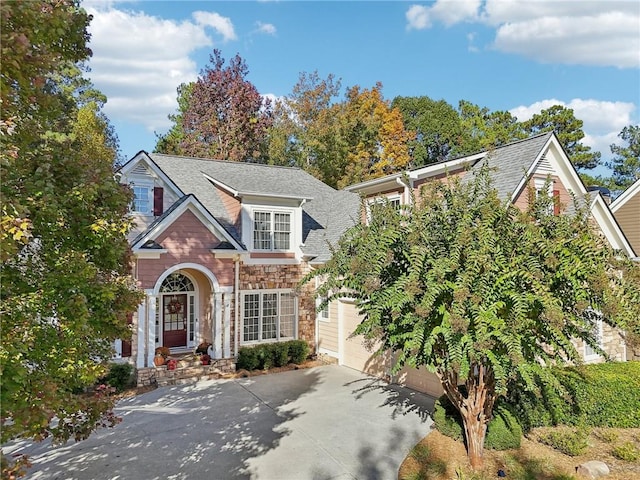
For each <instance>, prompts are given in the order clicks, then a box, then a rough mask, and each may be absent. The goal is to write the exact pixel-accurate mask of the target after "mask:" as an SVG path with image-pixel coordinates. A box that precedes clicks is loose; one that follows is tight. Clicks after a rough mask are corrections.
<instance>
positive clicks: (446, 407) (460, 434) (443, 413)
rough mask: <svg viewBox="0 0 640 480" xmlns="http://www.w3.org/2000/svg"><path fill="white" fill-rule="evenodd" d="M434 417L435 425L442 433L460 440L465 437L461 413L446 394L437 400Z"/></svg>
mask: <svg viewBox="0 0 640 480" xmlns="http://www.w3.org/2000/svg"><path fill="white" fill-rule="evenodd" d="M432 417H433V424H434V426H435V427H436V429H437V430H438V431H439V432H440V433H441V434H443V435H446V436H447V437H450V438H453V439H454V440H458V441H462V440H463V439H464V427H463V426H462V418H461V417H460V413H459V412H458V410H457V409H456V408H455V407H454V406H453V404H452V403H451V402H450V401H449V399H448V398H447V397H446V395H443V396H441V397H440V398H439V399H438V400H437V401H436V403H435V405H434V407H433V415H432Z"/></svg>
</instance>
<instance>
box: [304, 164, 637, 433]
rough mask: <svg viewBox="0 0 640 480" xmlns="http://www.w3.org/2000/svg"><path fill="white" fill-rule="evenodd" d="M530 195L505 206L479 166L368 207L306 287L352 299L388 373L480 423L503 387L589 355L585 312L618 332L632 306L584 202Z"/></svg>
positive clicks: (530, 384) (524, 384) (361, 329)
mask: <svg viewBox="0 0 640 480" xmlns="http://www.w3.org/2000/svg"><path fill="white" fill-rule="evenodd" d="M530 199H531V200H530V206H529V208H528V209H527V210H525V211H521V210H519V209H518V208H516V207H515V206H513V205H512V204H511V203H510V202H507V201H502V200H501V199H500V198H499V197H498V194H497V192H496V191H495V189H494V188H493V187H492V186H491V181H490V175H489V172H488V167H486V166H482V167H474V169H473V170H472V172H471V173H469V174H468V175H467V176H466V177H465V179H464V181H459V180H458V179H456V178H449V179H447V181H446V182H439V181H433V182H428V183H426V184H425V185H423V186H422V191H421V193H420V195H419V196H417V198H415V200H414V202H413V204H412V205H406V206H403V207H402V208H400V209H394V208H392V207H391V206H389V205H385V204H381V205H375V206H374V207H372V208H370V211H371V215H370V220H369V222H368V223H367V224H358V225H356V226H354V227H353V228H352V229H351V230H349V231H348V232H347V233H346V234H345V235H344V236H343V238H342V240H341V241H340V243H339V245H338V247H337V248H336V250H335V251H334V253H333V256H332V258H331V260H330V261H329V262H327V263H326V264H325V265H324V266H323V267H321V268H319V269H317V270H315V271H314V272H312V273H311V274H310V275H308V276H307V277H306V278H305V279H304V281H309V280H311V279H312V278H314V277H320V278H322V279H323V280H324V281H323V283H322V284H321V286H320V288H319V289H318V292H317V294H318V295H319V296H320V297H327V298H329V300H333V299H336V298H337V297H340V296H343V295H348V296H350V297H352V298H354V299H355V304H356V308H357V309H358V310H359V313H360V314H362V316H363V321H362V322H361V323H360V324H359V325H358V327H357V328H356V330H355V333H356V334H361V335H363V336H364V337H365V338H368V339H374V340H379V341H380V345H381V347H380V348H381V349H382V350H390V351H392V352H396V353H397V364H396V366H395V368H396V370H397V369H399V368H400V367H401V366H402V365H405V364H407V365H409V366H412V367H419V366H421V365H424V366H426V368H427V369H428V370H430V371H432V372H435V373H437V374H438V376H439V377H440V379H441V381H442V383H443V387H444V388H445V391H446V392H447V394H448V396H449V397H450V398H451V399H453V400H454V404H455V405H456V407H457V408H458V409H460V410H462V411H463V413H464V414H465V415H467V416H466V417H464V421H465V422H466V421H475V420H474V419H479V421H483V422H485V421H486V420H485V419H489V418H491V413H492V410H493V405H494V403H495V402H496V400H497V399H498V398H499V397H501V396H505V395H506V393H507V391H508V390H509V389H514V388H518V389H522V390H532V391H533V390H535V389H536V381H537V379H538V378H545V377H547V376H548V375H549V373H548V369H547V368H545V367H546V366H549V365H554V364H556V363H558V362H559V360H560V359H563V360H565V361H568V362H574V363H576V364H579V363H580V362H581V355H580V352H578V351H577V350H576V348H575V346H574V343H573V341H572V340H574V339H579V340H582V341H585V342H587V343H588V344H589V345H592V346H593V347H594V348H597V342H596V339H595V338H594V336H593V323H592V319H591V318H589V316H588V315H587V314H586V312H588V311H589V310H588V309H589V308H592V309H593V310H599V311H601V312H603V315H604V321H605V322H607V323H609V324H612V325H614V326H615V325H625V324H626V323H624V322H626V321H627V320H625V319H630V318H633V317H634V315H635V318H636V322H637V318H638V310H639V309H640V305H639V304H637V303H634V301H633V297H631V296H629V295H628V294H627V293H625V290H624V288H622V287H621V286H620V285H621V284H623V283H624V282H626V278H627V277H625V276H619V275H617V270H616V269H617V264H616V263H615V262H616V260H615V254H614V252H613V251H612V250H611V249H610V248H608V247H607V246H606V245H605V244H604V243H603V241H602V240H601V238H600V237H599V236H598V235H597V234H596V233H595V232H593V230H592V228H591V225H590V222H589V212H588V211H587V210H586V208H585V207H584V205H580V204H578V203H576V204H575V205H574V211H575V213H574V214H573V215H552V214H550V213H549V211H550V209H549V207H550V205H551V203H550V202H551V201H552V200H551V199H549V198H546V197H544V196H541V197H539V198H536V197H535V192H531V194H530ZM630 268H632V269H634V270H635V271H637V269H638V266H635V267H630ZM460 384H465V385H466V389H467V391H468V392H469V395H468V396H465V394H463V392H462V391H461V390H460V389H459V388H458V385H460ZM551 384H553V382H551ZM476 399H484V400H483V402H482V403H481V404H480V403H474V402H476ZM479 401H480V400H478V402H479ZM463 405H464V406H465V408H464V410H463V409H462V407H463ZM478 431H479V432H480V434H481V433H482V429H478ZM467 440H468V439H467ZM475 440H476V441H475V442H468V445H471V444H472V443H473V444H474V445H482V443H483V442H482V441H481V440H482V439H475Z"/></svg>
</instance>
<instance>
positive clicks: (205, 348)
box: [195, 342, 211, 355]
mask: <svg viewBox="0 0 640 480" xmlns="http://www.w3.org/2000/svg"><path fill="white" fill-rule="evenodd" d="M210 346H211V344H210V343H209V342H202V343H201V344H199V345H198V346H197V347H196V351H195V354H196V355H205V354H207V355H208V354H209V347H210Z"/></svg>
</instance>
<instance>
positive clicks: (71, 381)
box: [0, 0, 140, 441]
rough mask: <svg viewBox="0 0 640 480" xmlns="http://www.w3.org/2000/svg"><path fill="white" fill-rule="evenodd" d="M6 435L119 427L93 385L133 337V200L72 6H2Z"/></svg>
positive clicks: (1, 370)
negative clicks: (118, 176)
mask: <svg viewBox="0 0 640 480" xmlns="http://www.w3.org/2000/svg"><path fill="white" fill-rule="evenodd" d="M0 9H1V10H0V11H1V15H2V32H1V36H2V37H1V40H2V42H1V44H2V69H1V75H0V77H1V82H2V83H1V88H2V113H1V118H2V123H1V129H2V131H1V133H2V136H1V139H0V141H1V142H2V145H1V148H0V155H1V159H0V160H1V163H0V169H1V176H2V184H1V187H0V193H1V201H2V228H1V229H0V241H1V245H0V247H1V251H2V258H1V260H2V263H1V266H0V268H1V275H2V290H1V292H0V310H1V311H2V330H1V333H0V338H1V344H0V376H1V378H2V390H1V393H0V411H1V413H0V418H1V422H2V429H1V430H2V433H1V440H2V441H6V440H7V439H9V438H14V437H24V438H34V439H42V438H45V437H49V436H52V437H53V438H54V440H58V441H65V440H67V439H69V438H75V439H81V438H84V437H86V436H87V435H88V434H89V433H90V432H91V431H92V430H93V429H95V428H97V427H98V426H99V425H105V424H113V423H114V422H115V421H116V419H115V417H113V415H112V412H111V407H112V402H111V400H109V399H108V398H107V397H105V396H104V395H102V394H98V395H96V394H94V393H85V392H86V391H87V390H86V389H87V388H88V387H91V386H92V385H93V384H94V383H95V382H96V380H97V379H98V378H99V377H100V376H102V375H103V374H104V372H105V368H106V361H107V360H108V359H109V358H111V356H112V347H111V344H112V341H113V340H114V339H115V338H127V336H128V335H129V334H130V332H129V331H128V329H127V322H126V318H127V315H128V312H131V311H133V310H135V308H136V306H137V304H138V302H139V299H140V296H139V294H138V292H137V290H136V288H135V285H134V284H133V281H132V278H131V277H130V276H129V258H128V244H127V240H126V232H127V229H128V227H129V222H128V220H127V219H126V213H127V210H128V204H129V202H130V199H131V196H130V193H129V191H128V189H127V188H124V187H122V186H121V185H119V184H118V183H117V181H116V180H115V178H114V163H115V161H116V160H117V139H116V138H115V136H114V134H113V129H112V128H111V127H110V126H109V124H108V121H107V120H106V118H105V117H104V115H102V114H101V112H100V106H101V104H102V102H103V100H104V97H102V96H101V95H100V94H99V93H98V92H96V91H95V90H94V89H92V88H91V86H90V84H89V83H88V82H87V81H86V80H83V79H82V78H81V70H80V68H79V67H80V66H81V65H82V62H83V61H84V60H86V59H87V58H88V56H89V55H90V53H91V52H90V50H89V49H88V48H87V47H86V43H87V41H88V38H89V37H88V34H87V25H88V24H89V21H90V17H89V16H88V15H87V14H86V12H85V11H84V10H83V9H81V8H80V7H79V5H78V2H76V1H73V0H50V1H41V2H27V1H24V2H23V1H14V2H3V3H2V5H1V6H0Z"/></svg>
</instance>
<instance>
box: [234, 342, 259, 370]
mask: <svg viewBox="0 0 640 480" xmlns="http://www.w3.org/2000/svg"><path fill="white" fill-rule="evenodd" d="M259 363H260V362H259V360H258V351H257V350H256V349H255V347H242V348H240V349H239V350H238V361H237V363H236V368H237V369H238V370H249V371H251V370H255V369H256V368H258V365H259Z"/></svg>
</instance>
